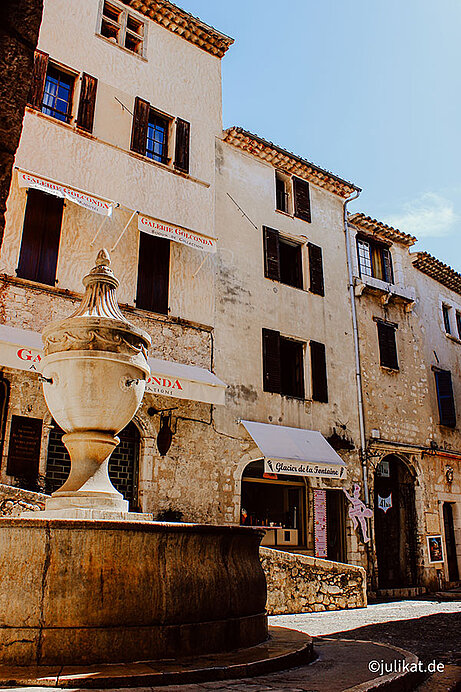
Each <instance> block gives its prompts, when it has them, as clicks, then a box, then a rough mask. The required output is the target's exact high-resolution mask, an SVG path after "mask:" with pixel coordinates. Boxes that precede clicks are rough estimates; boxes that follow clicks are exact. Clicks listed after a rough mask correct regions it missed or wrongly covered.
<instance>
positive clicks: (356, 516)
mask: <svg viewBox="0 0 461 692" xmlns="http://www.w3.org/2000/svg"><path fill="white" fill-rule="evenodd" d="M352 492H353V494H352V495H351V494H350V493H348V492H347V490H346V488H343V493H344V494H345V496H346V497H347V499H348V500H349V502H350V503H351V505H352V506H351V507H349V517H350V518H351V519H352V525H353V527H354V529H355V530H357V527H358V525H359V524H360V528H361V529H362V536H363V542H364V543H369V541H370V536H369V535H368V527H367V522H366V520H367V519H369V518H370V517H372V516H373V510H371V509H369V508H368V507H367V506H366V504H365V503H364V502H362V500H361V499H360V484H359V483H354V488H353V491H352Z"/></svg>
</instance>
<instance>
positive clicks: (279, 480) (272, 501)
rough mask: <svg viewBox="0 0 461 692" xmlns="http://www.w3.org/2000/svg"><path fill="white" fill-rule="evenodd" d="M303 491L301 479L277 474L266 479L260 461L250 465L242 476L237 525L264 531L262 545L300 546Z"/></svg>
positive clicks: (303, 525)
mask: <svg viewBox="0 0 461 692" xmlns="http://www.w3.org/2000/svg"><path fill="white" fill-rule="evenodd" d="M305 490H306V486H305V483H304V481H303V480H302V479H301V478H299V477H296V476H288V475H281V474H271V477H270V478H269V477H268V474H265V473H264V462H263V461H254V462H251V463H250V464H249V465H248V466H247V467H246V468H245V470H244V472H243V476H242V488H241V491H242V494H241V523H242V524H244V525H245V526H264V527H266V536H265V538H264V545H273V546H277V545H278V546H285V547H286V546H289V545H291V546H297V545H303V544H304V543H305V533H306V532H305V521H306V519H305V516H306V514H305ZM282 549H283V548H282Z"/></svg>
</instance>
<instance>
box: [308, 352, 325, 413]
mask: <svg viewBox="0 0 461 692" xmlns="http://www.w3.org/2000/svg"><path fill="white" fill-rule="evenodd" d="M310 350H311V373H312V398H313V399H314V401H321V402H323V403H327V402H328V384H327V363H326V357H325V345H324V344H320V343H319V342H318V341H311V342H310Z"/></svg>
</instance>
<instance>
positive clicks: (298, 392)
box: [280, 337, 304, 399]
mask: <svg viewBox="0 0 461 692" xmlns="http://www.w3.org/2000/svg"><path fill="white" fill-rule="evenodd" d="M280 370H281V387H280V389H281V394H285V395H286V396H294V397H297V398H299V399H304V345H303V344H302V343H300V342H299V341H292V340H291V339H284V338H283V337H281V338H280Z"/></svg>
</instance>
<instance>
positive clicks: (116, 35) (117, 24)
mask: <svg viewBox="0 0 461 692" xmlns="http://www.w3.org/2000/svg"><path fill="white" fill-rule="evenodd" d="M99 33H100V34H101V36H104V37H105V38H107V39H109V41H112V42H113V43H115V44H117V45H119V46H122V47H123V48H126V49H127V50H130V51H131V52H132V53H136V54H137V55H144V47H145V33H146V23H145V22H143V21H142V20H141V19H140V18H138V17H137V15H135V14H133V13H131V12H129V11H128V10H127V9H126V8H124V7H120V6H119V5H117V4H116V3H112V2H103V6H102V15H101V26H100V29H99Z"/></svg>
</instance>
